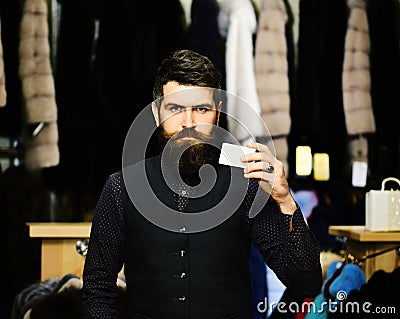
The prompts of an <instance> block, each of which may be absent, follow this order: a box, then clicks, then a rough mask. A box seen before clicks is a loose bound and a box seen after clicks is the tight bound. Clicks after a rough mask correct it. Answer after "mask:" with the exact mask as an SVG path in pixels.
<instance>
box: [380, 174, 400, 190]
mask: <svg viewBox="0 0 400 319" xmlns="http://www.w3.org/2000/svg"><path fill="white" fill-rule="evenodd" d="M388 181H394V182H396V183H397V184H399V186H400V180H398V179H397V178H394V177H387V178H385V179H384V180H383V181H382V189H381V190H383V191H384V190H385V183H386V182H388Z"/></svg>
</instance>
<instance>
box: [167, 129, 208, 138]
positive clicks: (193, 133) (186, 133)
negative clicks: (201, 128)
mask: <svg viewBox="0 0 400 319" xmlns="http://www.w3.org/2000/svg"><path fill="white" fill-rule="evenodd" d="M166 137H167V138H171V139H173V140H179V139H182V138H185V137H190V138H194V139H198V140H200V141H206V140H209V139H210V135H208V134H204V133H201V132H198V131H197V130H196V129H195V128H193V127H185V128H183V129H182V130H181V131H179V132H178V133H175V134H170V135H169V136H168V135H167V136H166Z"/></svg>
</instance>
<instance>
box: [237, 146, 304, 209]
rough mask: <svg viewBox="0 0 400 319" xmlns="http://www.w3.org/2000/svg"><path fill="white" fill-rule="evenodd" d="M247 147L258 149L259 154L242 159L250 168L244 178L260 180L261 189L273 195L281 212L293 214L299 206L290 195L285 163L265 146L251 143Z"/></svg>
mask: <svg viewBox="0 0 400 319" xmlns="http://www.w3.org/2000/svg"><path fill="white" fill-rule="evenodd" d="M246 146H247V147H250V148H254V149H256V150H257V152H255V153H249V154H246V155H245V156H243V157H242V158H241V160H242V162H245V163H248V167H247V168H245V169H244V177H246V178H256V179H258V181H259V185H260V186H261V188H262V189H263V190H264V191H265V192H267V193H269V194H271V196H272V198H273V199H274V200H275V201H276V202H277V203H278V205H279V207H280V209H281V212H282V213H284V214H293V213H294V212H295V211H296V209H297V205H296V202H295V201H294V199H293V197H292V194H291V193H290V188H289V184H288V181H287V179H286V175H285V169H284V167H283V163H282V162H281V161H279V160H278V159H276V158H275V156H274V155H273V154H272V152H271V151H270V149H269V148H268V146H266V145H264V144H261V143H255V142H251V143H248V144H247V145H246ZM271 165H272V166H273V170H272V171H271Z"/></svg>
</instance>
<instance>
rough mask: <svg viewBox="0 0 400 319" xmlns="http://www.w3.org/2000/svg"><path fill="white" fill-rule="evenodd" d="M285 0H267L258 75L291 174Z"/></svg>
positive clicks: (264, 111) (264, 108)
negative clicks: (288, 160)
mask: <svg viewBox="0 0 400 319" xmlns="http://www.w3.org/2000/svg"><path fill="white" fill-rule="evenodd" d="M287 20H288V16H287V12H286V8H285V4H284V1H283V0H264V1H263V2H262V6H261V12H260V17H259V22H258V31H257V39H256V44H255V75H256V85H257V92H258V96H259V100H260V109H261V116H262V118H263V120H264V122H265V123H266V125H267V127H268V129H269V132H270V135H271V137H272V140H273V142H274V145H275V151H276V157H277V158H278V159H279V160H280V161H282V162H283V164H284V166H285V171H286V173H288V162H287V156H288V145H287V135H288V134H289V133H290V126H291V119H290V95H289V77H288V60H287V43H286V35H285V26H286V22H287Z"/></svg>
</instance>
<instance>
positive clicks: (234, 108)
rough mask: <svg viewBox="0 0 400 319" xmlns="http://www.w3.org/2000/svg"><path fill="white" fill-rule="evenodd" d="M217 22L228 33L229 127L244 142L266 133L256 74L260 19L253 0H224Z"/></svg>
mask: <svg viewBox="0 0 400 319" xmlns="http://www.w3.org/2000/svg"><path fill="white" fill-rule="evenodd" d="M218 24H219V29H220V34H221V35H222V36H224V37H226V42H225V43H226V52H225V54H226V90H227V91H228V92H229V93H230V95H229V96H228V102H227V112H228V125H229V130H230V132H232V134H234V136H235V137H236V138H237V139H238V140H239V141H240V142H244V141H246V140H247V139H249V137H252V136H253V137H256V136H263V135H264V132H265V128H264V125H263V123H262V121H261V118H260V105H259V100H258V95H257V89H256V83H255V74H254V50H253V35H254V34H255V32H256V30H257V20H256V15H255V11H254V8H253V6H252V3H251V1H250V0H222V1H221V2H220V11H219V16H218ZM235 96H238V97H239V98H235ZM240 123H242V124H240Z"/></svg>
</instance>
